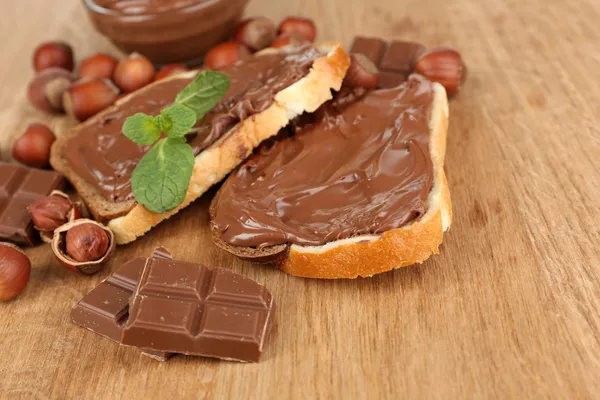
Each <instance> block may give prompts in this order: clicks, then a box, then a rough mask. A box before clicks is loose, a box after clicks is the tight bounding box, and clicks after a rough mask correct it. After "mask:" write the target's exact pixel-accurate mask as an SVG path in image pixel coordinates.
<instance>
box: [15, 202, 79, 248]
mask: <svg viewBox="0 0 600 400" xmlns="http://www.w3.org/2000/svg"><path fill="white" fill-rule="evenodd" d="M27 210H28V211H29V212H30V213H31V219H32V220H33V225H34V227H35V228H36V229H37V230H38V231H40V234H41V237H42V240H44V241H45V242H47V243H50V242H51V239H52V235H53V234H54V230H55V229H56V228H58V227H59V226H61V225H63V224H66V223H67V222H69V221H74V220H76V219H77V218H80V217H81V211H80V209H79V207H78V206H77V205H75V204H73V203H72V202H71V200H70V199H69V196H68V195H67V194H65V193H63V192H61V191H59V190H55V191H53V192H52V193H51V194H50V196H48V197H43V198H41V199H40V200H38V201H36V202H35V203H33V204H31V205H30V206H29V207H27Z"/></svg>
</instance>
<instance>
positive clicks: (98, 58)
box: [77, 53, 119, 79]
mask: <svg viewBox="0 0 600 400" xmlns="http://www.w3.org/2000/svg"><path fill="white" fill-rule="evenodd" d="M118 62H119V61H118V60H117V59H116V58H114V57H112V56H109V55H108V54H104V53H97V54H94V55H92V56H89V57H87V58H85V59H84V60H83V61H81V63H80V64H79V69H78V70H77V72H78V74H79V76H80V77H82V78H105V79H111V78H112V76H113V73H114V72H115V68H116V67H117V63H118Z"/></svg>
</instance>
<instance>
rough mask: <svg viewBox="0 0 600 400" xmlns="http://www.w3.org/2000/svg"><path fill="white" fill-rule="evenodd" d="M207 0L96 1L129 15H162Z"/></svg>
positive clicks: (100, 4) (105, 6)
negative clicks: (161, 13)
mask: <svg viewBox="0 0 600 400" xmlns="http://www.w3.org/2000/svg"><path fill="white" fill-rule="evenodd" d="M206 1H207V0H96V1H95V3H96V4H98V5H99V6H102V7H104V8H107V9H109V10H113V11H116V12H119V13H122V14H127V15H142V14H153V13H160V12H164V11H168V10H173V9H177V8H182V7H187V6H190V5H192V4H195V3H205V2H206Z"/></svg>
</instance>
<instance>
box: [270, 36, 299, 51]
mask: <svg viewBox="0 0 600 400" xmlns="http://www.w3.org/2000/svg"><path fill="white" fill-rule="evenodd" d="M305 42H306V39H304V36H302V35H301V34H299V33H298V32H288V33H284V34H281V35H279V36H277V37H276V38H275V40H273V42H271V47H274V48H279V47H285V46H289V45H292V46H298V45H300V44H302V43H305Z"/></svg>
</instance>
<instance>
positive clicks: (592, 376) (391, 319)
mask: <svg viewBox="0 0 600 400" xmlns="http://www.w3.org/2000/svg"><path fill="white" fill-rule="evenodd" d="M248 14H249V15H258V14H264V15H266V16H268V17H272V18H273V19H274V20H279V19H280V18H282V17H284V16H286V15H289V14H301V15H307V16H312V17H313V18H314V19H315V20H316V21H317V24H318V26H319V29H320V38H321V39H336V38H337V39H339V40H341V41H342V42H343V44H344V45H346V46H347V45H349V43H350V40H351V38H352V36H353V35H354V34H357V33H361V34H369V35H380V36H384V37H386V38H398V39H418V40H420V41H422V42H423V43H425V44H427V45H429V46H438V45H447V46H453V47H455V48H457V49H459V50H460V51H461V52H462V54H463V55H464V58H465V60H466V62H467V63H468V66H469V79H468V81H467V83H466V86H465V87H464V90H463V91H462V93H461V94H460V95H459V96H458V97H457V98H456V99H454V100H453V101H452V102H451V105H450V111H451V118H450V130H449V134H448V153H447V158H446V160H447V165H446V167H447V172H448V177H449V184H450V189H451V193H452V199H453V203H454V218H455V219H454V224H453V226H452V229H451V230H450V232H449V233H448V234H446V236H445V238H444V239H445V240H444V244H443V246H442V248H441V254H440V255H439V256H437V257H433V258H432V259H430V260H429V261H427V262H425V263H424V264H423V265H419V266H413V267H409V268H404V269H401V270H397V271H394V272H391V273H386V274H383V275H380V276H376V277H374V278H372V279H357V280H353V281H316V280H305V279H299V278H294V277H291V276H287V275H285V274H284V273H282V272H279V271H277V270H274V269H272V268H268V267H260V266H258V267H257V266H254V265H252V264H249V263H245V262H240V261H238V260H237V259H236V258H234V257H233V256H230V255H228V254H226V253H224V252H223V251H220V250H219V249H217V248H216V247H215V246H213V244H212V242H211V240H210V235H209V230H208V211H207V204H208V201H209V199H210V195H212V193H210V194H209V195H207V196H204V197H203V198H202V199H201V200H200V201H198V202H196V203H195V204H194V205H193V206H191V207H189V208H188V209H186V210H184V211H183V212H181V213H180V214H179V215H177V216H176V217H175V218H172V219H171V220H169V221H168V222H167V223H163V224H162V225H160V226H159V227H158V228H157V229H155V230H154V231H152V233H151V234H149V235H147V236H145V237H143V238H142V239H140V240H138V241H137V242H135V243H133V244H131V245H128V246H125V247H122V248H119V249H118V253H117V256H116V258H115V260H114V262H113V263H112V264H110V266H109V268H107V269H106V270H104V271H103V272H101V273H99V274H97V275H95V276H93V277H84V276H78V275H75V274H73V273H71V272H69V271H68V270H66V269H64V268H62V267H60V266H59V265H58V264H57V262H56V261H55V260H54V259H53V257H52V256H51V252H50V249H49V248H48V247H47V246H40V247H37V248H34V249H31V250H29V251H28V254H29V255H30V256H31V257H32V262H33V273H32V277H31V280H30V282H29V286H28V287H27V289H26V291H25V292H24V293H23V294H22V295H21V296H20V297H18V298H17V299H16V300H15V301H12V302H8V303H4V304H0V398H3V399H6V398H8V399H12V398H39V399H45V398H57V399H65V398H101V399H109V398H128V399H130V398H228V399H233V398H240V399H249V398H256V399H259V398H271V397H272V398H282V399H286V398H399V397H406V398H443V399H447V398H517V397H520V398H522V397H527V398H557V399H559V398H560V399H564V398H593V397H595V398H598V396H599V395H600V372H599V371H600V315H599V311H598V310H599V309H600V250H599V247H600V246H599V245H600V229H599V228H598V226H599V223H600V132H599V129H598V125H597V120H598V119H599V118H600V79H599V78H600V52H599V50H598V44H599V43H600V24H598V22H597V21H598V20H599V19H600V5H599V3H598V2H597V0H572V1H559V0H556V1H547V0H530V1H521V0H497V1H486V2H483V1H480V0H463V1H460V2H452V1H442V0H422V1H417V0H406V1H403V0H379V1H363V0H331V1H321V0H297V1H274V0H271V1H269V0H254V1H252V2H251V4H250V6H249V7H248ZM0 15H2V22H1V23H0V37H2V41H3V45H2V52H3V57H2V62H1V63H0V88H1V89H0V126H1V129H2V130H1V132H0V150H1V158H2V159H10V148H11V143H12V140H13V138H14V137H16V136H18V135H20V134H21V133H22V131H23V130H24V128H25V126H26V125H27V124H28V123H29V122H31V121H37V120H41V121H46V122H47V123H49V124H50V125H51V127H52V128H53V129H55V130H56V131H57V132H58V133H60V132H62V131H63V130H64V129H65V128H66V127H69V126H71V125H72V121H70V120H68V119H67V118H65V117H62V118H58V117H56V118H50V117H49V116H47V115H44V114H42V113H40V112H38V111H35V110H34V109H33V108H32V107H31V106H30V105H29V104H28V103H27V101H26V96H25V87H26V84H27V82H28V81H29V80H30V79H31V77H32V69H31V66H30V56H31V52H32V50H33V48H34V46H35V45H36V44H37V43H38V42H40V41H43V40H47V39H49V38H59V39H64V40H67V41H69V42H70V43H72V44H73V46H74V48H75V51H76V56H77V58H78V59H81V58H82V57H84V56H86V55H88V54H90V53H92V52H97V51H107V52H110V53H115V54H118V52H117V51H116V49H115V48H114V47H113V46H112V45H111V44H110V43H109V42H108V41H107V40H106V39H104V38H103V37H101V36H99V35H98V34H97V33H95V32H94V30H93V28H92V27H91V25H90V23H89V22H88V20H87V19H86V17H85V13H84V10H83V8H82V5H81V4H80V2H79V1H76V0H68V1H67V0H64V1H60V2H56V1H43V0H19V1H18V2H16V1H8V0H3V1H2V2H1V4H0ZM158 244H163V245H165V246H166V247H167V248H169V249H170V250H171V251H172V252H173V253H174V255H175V256H176V257H177V258H179V259H182V260H187V261H198V262H203V263H207V264H210V265H213V266H221V267H229V268H232V269H233V270H234V271H236V272H239V273H242V274H246V275H248V276H249V277H251V278H254V279H256V280H257V281H259V282H261V283H263V284H265V285H266V286H267V287H268V288H269V289H270V290H271V291H272V292H273V294H274V295H275V296H276V298H277V301H278V306H279V308H278V311H277V316H276V319H277V322H276V326H275V328H274V331H273V333H272V336H271V339H270V342H269V343H268V345H267V347H266V353H265V354H264V360H263V361H262V362H261V363H259V364H250V365H244V364H238V363H230V362H220V361H215V360H210V359H202V358H192V357H175V358H174V359H172V360H170V361H169V362H167V363H162V364H161V363H158V362H155V361H153V360H150V359H148V358H146V357H143V356H141V355H140V353H139V352H138V351H135V350H133V349H127V348H122V347H119V346H118V345H117V344H115V343H113V342H110V341H109V340H105V339H103V338H101V337H99V336H96V335H94V334H93V333H90V332H87V331H85V330H83V329H81V328H79V327H77V326H75V325H74V324H72V323H71V322H70V319H69V311H70V308H71V306H72V305H73V304H74V303H75V302H76V301H77V300H79V299H80V298H81V297H82V296H83V295H84V294H85V293H87V291H89V290H90V289H92V288H93V287H94V286H95V285H96V284H97V283H98V282H100V281H101V280H102V279H103V278H104V277H105V276H106V275H107V274H108V272H109V269H114V268H116V267H117V266H118V265H119V264H120V263H122V262H124V261H125V260H128V259H130V258H132V257H137V256H144V255H147V254H148V253H149V252H150V250H151V249H152V248H153V247H154V246H156V245H158Z"/></svg>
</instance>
